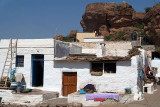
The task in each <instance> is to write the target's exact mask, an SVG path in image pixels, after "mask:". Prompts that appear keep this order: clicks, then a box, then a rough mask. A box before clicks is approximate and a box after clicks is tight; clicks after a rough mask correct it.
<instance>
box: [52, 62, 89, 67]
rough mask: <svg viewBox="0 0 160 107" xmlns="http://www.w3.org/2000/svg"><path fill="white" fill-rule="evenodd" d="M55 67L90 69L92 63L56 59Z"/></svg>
mask: <svg viewBox="0 0 160 107" xmlns="http://www.w3.org/2000/svg"><path fill="white" fill-rule="evenodd" d="M53 66H54V68H68V69H89V68H90V63H89V62H87V61H81V62H79V61H72V62H69V61H54V65H53Z"/></svg>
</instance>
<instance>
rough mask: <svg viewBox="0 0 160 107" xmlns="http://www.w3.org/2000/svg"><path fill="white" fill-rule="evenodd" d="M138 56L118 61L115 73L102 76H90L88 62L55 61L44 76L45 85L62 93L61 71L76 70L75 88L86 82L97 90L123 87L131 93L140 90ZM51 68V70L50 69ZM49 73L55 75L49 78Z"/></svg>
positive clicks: (120, 90)
mask: <svg viewBox="0 0 160 107" xmlns="http://www.w3.org/2000/svg"><path fill="white" fill-rule="evenodd" d="M138 60H139V57H138V56H135V57H133V58H132V61H131V62H130V61H118V62H117V64H116V65H117V67H116V69H117V71H116V74H103V75H102V76H92V75H91V74H90V63H89V62H78V61H77V62H76V61H75V62H66V61H55V62H54V65H53V66H54V68H53V69H52V68H50V70H49V71H50V72H49V71H48V75H47V77H45V78H46V79H45V82H46V83H45V87H47V89H50V90H52V89H53V90H56V91H58V92H59V93H60V94H62V93H61V92H62V74H63V72H77V90H80V89H81V88H83V87H84V86H85V85H86V84H94V85H95V86H96V89H97V91H98V92H103V91H115V92H124V88H126V87H130V88H132V91H133V93H137V92H139V91H140V90H139V89H138V88H137V87H138V86H137V85H138V84H137V80H138V70H137V67H138V64H137V61H138ZM51 69H52V70H51ZM51 75H56V76H55V77H54V76H53V77H52V80H50V79H49V78H51ZM47 78H48V79H47Z"/></svg>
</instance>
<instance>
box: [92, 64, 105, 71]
mask: <svg viewBox="0 0 160 107" xmlns="http://www.w3.org/2000/svg"><path fill="white" fill-rule="evenodd" d="M92 72H103V63H92Z"/></svg>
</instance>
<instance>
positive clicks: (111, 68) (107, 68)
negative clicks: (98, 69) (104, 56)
mask: <svg viewBox="0 0 160 107" xmlns="http://www.w3.org/2000/svg"><path fill="white" fill-rule="evenodd" d="M104 73H116V63H104Z"/></svg>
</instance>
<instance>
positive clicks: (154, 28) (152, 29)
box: [144, 3, 160, 46]
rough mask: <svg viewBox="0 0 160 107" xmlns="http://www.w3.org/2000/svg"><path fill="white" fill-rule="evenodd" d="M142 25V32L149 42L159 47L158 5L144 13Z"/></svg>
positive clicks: (159, 18) (159, 8) (159, 6)
mask: <svg viewBox="0 0 160 107" xmlns="http://www.w3.org/2000/svg"><path fill="white" fill-rule="evenodd" d="M144 23H145V27H144V30H145V32H146V35H147V37H148V39H149V41H150V42H152V43H154V44H155V45H157V46H160V42H159V40H160V3H159V4H156V5H155V6H154V7H153V8H151V10H150V11H149V12H147V13H146V15H145V17H144Z"/></svg>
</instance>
